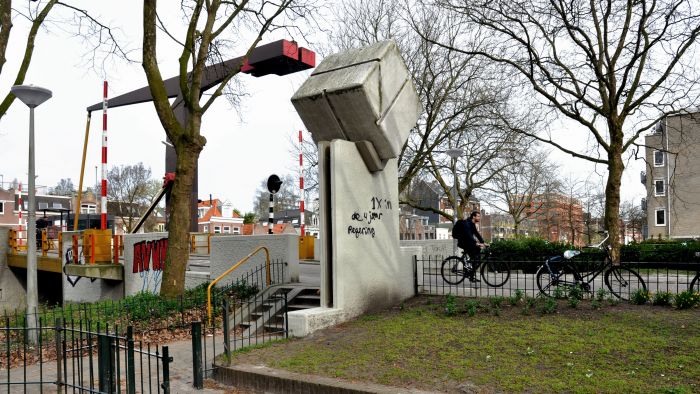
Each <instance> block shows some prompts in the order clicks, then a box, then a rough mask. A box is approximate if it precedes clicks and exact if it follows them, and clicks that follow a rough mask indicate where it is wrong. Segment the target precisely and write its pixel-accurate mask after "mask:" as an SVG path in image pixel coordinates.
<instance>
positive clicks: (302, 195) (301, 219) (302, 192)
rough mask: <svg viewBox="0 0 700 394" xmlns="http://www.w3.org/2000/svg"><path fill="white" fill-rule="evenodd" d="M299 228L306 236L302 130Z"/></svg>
mask: <svg viewBox="0 0 700 394" xmlns="http://www.w3.org/2000/svg"><path fill="white" fill-rule="evenodd" d="M299 226H300V229H301V235H302V236H304V235H306V233H305V232H304V149H303V139H302V135H301V130H299Z"/></svg>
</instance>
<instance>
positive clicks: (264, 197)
mask: <svg viewBox="0 0 700 394" xmlns="http://www.w3.org/2000/svg"><path fill="white" fill-rule="evenodd" d="M280 179H281V180H282V185H281V186H280V190H279V191H278V192H277V193H275V197H274V198H275V201H274V204H275V206H274V211H275V212H279V211H283V210H286V209H295V208H298V207H299V205H298V204H297V202H298V201H299V199H298V197H297V190H298V189H297V183H296V181H297V178H296V177H294V176H292V175H289V174H287V175H283V176H282V177H280ZM269 209H270V192H268V191H267V178H265V179H263V180H262V181H261V182H260V186H259V187H258V190H257V191H256V192H255V200H254V201H253V211H254V213H255V215H256V216H257V217H258V219H266V218H267V217H268V214H269V212H270V211H269Z"/></svg>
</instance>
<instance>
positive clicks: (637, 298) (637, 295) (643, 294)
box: [630, 289, 651, 305]
mask: <svg viewBox="0 0 700 394" xmlns="http://www.w3.org/2000/svg"><path fill="white" fill-rule="evenodd" d="M649 300H651V293H650V292H649V290H644V289H638V290H637V291H635V292H634V293H632V294H631V295H630V302H631V303H633V304H634V305H644V304H646V303H647V302H649Z"/></svg>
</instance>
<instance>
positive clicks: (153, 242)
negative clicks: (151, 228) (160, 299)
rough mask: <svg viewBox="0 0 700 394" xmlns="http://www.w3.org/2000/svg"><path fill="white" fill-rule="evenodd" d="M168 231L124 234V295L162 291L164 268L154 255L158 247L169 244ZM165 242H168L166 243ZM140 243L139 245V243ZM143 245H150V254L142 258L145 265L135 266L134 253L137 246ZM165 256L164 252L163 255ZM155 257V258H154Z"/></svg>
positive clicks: (141, 246) (140, 248)
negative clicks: (157, 262)
mask: <svg viewBox="0 0 700 394" xmlns="http://www.w3.org/2000/svg"><path fill="white" fill-rule="evenodd" d="M167 239H168V233H145V234H126V235H124V295H125V296H127V297H128V296H130V295H134V294H137V293H139V292H145V291H147V292H150V293H158V292H160V283H161V280H162V279H163V270H162V268H161V267H159V266H158V264H154V262H156V261H157V260H158V258H157V257H155V256H154V254H155V251H156V249H158V248H160V247H161V246H167ZM163 242H166V243H165V244H164V243H163ZM137 244H138V245H137ZM143 246H148V247H150V248H151V249H150V256H148V258H147V259H145V260H144V259H142V261H143V262H144V264H143V265H139V264H136V267H134V265H135V264H134V257H135V256H134V253H135V252H136V250H137V248H138V249H139V251H141V250H143V249H142V248H143ZM162 256H164V253H163V255H162ZM142 257H143V256H142ZM154 257H155V258H154Z"/></svg>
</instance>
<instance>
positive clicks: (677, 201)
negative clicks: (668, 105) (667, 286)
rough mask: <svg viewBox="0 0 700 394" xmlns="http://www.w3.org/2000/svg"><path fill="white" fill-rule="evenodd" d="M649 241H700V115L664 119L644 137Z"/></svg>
mask: <svg viewBox="0 0 700 394" xmlns="http://www.w3.org/2000/svg"><path fill="white" fill-rule="evenodd" d="M644 145H645V147H646V148H645V160H646V164H647V165H646V171H645V172H644V173H642V182H643V183H644V184H645V186H646V190H647V195H646V199H645V200H644V202H643V203H642V208H644V209H645V210H646V214H647V215H646V216H647V226H646V235H647V237H649V238H676V239H690V238H700V113H698V112H695V113H685V114H678V115H672V116H667V117H666V118H665V119H664V120H662V121H661V122H660V123H659V124H658V125H657V126H656V127H655V129H654V132H653V133H652V134H649V135H647V136H645V138H644Z"/></svg>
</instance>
